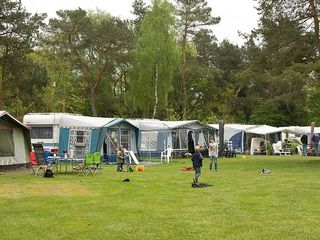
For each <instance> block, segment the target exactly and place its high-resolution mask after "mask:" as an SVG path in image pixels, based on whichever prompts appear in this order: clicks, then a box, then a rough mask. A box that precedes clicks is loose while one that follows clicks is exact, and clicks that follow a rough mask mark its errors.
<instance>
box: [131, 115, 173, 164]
mask: <svg viewBox="0 0 320 240" xmlns="http://www.w3.org/2000/svg"><path fill="white" fill-rule="evenodd" d="M127 121H128V122H129V123H130V124H132V125H133V126H135V127H136V128H137V135H136V137H137V151H138V155H139V156H140V157H143V158H151V157H160V155H161V152H162V151H163V150H164V149H166V148H167V147H168V146H171V145H170V144H169V143H168V135H169V128H168V126H167V125H166V124H165V123H164V122H162V121H160V120H158V119H127Z"/></svg>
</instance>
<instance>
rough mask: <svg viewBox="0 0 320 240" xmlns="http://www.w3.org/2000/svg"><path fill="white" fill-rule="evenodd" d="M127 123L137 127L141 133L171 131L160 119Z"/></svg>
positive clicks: (134, 120) (131, 120)
mask: <svg viewBox="0 0 320 240" xmlns="http://www.w3.org/2000/svg"><path fill="white" fill-rule="evenodd" d="M127 122H129V123H131V124H132V125H133V126H135V127H137V128H138V129H139V130H140V131H154V130H162V129H169V128H168V126H167V125H166V124H165V123H164V122H162V121H160V120H159V119H127Z"/></svg>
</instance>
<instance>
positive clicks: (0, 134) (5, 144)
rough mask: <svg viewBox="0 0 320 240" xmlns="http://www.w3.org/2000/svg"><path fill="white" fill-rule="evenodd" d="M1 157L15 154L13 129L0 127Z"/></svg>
mask: <svg viewBox="0 0 320 240" xmlns="http://www.w3.org/2000/svg"><path fill="white" fill-rule="evenodd" d="M0 139H1V141H0V157H8V156H14V142H13V131H12V130H6V129H0Z"/></svg>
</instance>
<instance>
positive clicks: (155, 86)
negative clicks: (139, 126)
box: [152, 65, 159, 118]
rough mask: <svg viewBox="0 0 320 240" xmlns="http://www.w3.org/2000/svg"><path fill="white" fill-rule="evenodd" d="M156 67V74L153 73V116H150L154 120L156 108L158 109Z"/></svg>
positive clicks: (157, 72)
mask: <svg viewBox="0 0 320 240" xmlns="http://www.w3.org/2000/svg"><path fill="white" fill-rule="evenodd" d="M158 74H159V71H158V65H156V73H155V79H154V101H155V103H154V106H153V114H152V118H156V114H157V107H158V101H159V100H158Z"/></svg>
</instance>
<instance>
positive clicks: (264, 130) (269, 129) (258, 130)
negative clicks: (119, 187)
mask: <svg viewBox="0 0 320 240" xmlns="http://www.w3.org/2000/svg"><path fill="white" fill-rule="evenodd" d="M246 132H247V133H253V134H261V135H267V134H272V133H278V132H282V129H280V128H277V127H273V126H269V125H262V126H258V127H254V128H251V129H248V130H247V131H246Z"/></svg>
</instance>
